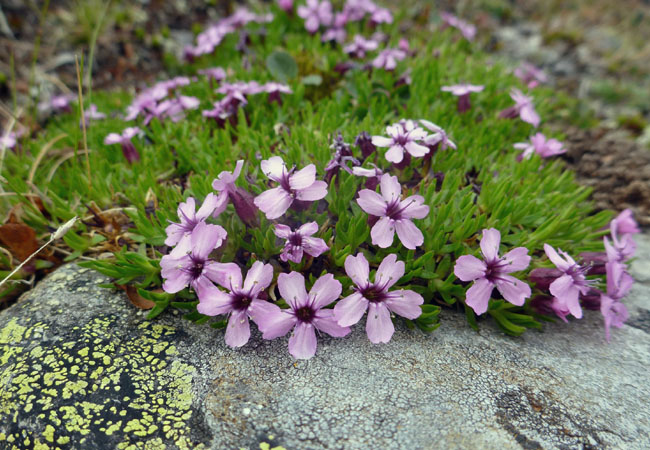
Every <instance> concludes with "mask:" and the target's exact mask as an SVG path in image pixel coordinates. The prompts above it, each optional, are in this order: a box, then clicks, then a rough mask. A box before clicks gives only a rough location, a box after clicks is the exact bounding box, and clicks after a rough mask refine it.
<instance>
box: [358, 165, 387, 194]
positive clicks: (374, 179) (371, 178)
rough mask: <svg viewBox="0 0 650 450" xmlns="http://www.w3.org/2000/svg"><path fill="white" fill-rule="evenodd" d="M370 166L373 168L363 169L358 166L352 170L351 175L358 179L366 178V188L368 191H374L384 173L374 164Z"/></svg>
mask: <svg viewBox="0 0 650 450" xmlns="http://www.w3.org/2000/svg"><path fill="white" fill-rule="evenodd" d="M370 164H371V165H373V166H374V168H372V169H365V168H363V167H360V166H355V167H353V168H352V174H353V175H356V176H358V177H366V178H367V180H366V184H365V186H366V188H367V189H370V190H371V191H374V190H375V189H376V188H377V186H378V185H379V183H380V181H381V177H382V176H383V175H384V172H383V171H382V170H381V169H380V168H379V167H377V166H375V165H374V164H372V163H370Z"/></svg>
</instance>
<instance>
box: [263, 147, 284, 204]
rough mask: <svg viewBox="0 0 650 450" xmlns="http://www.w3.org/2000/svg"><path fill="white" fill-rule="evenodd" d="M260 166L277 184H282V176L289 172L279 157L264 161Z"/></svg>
mask: <svg viewBox="0 0 650 450" xmlns="http://www.w3.org/2000/svg"><path fill="white" fill-rule="evenodd" d="M260 166H261V167H262V172H264V175H266V176H267V177H269V178H270V179H272V180H274V181H277V182H280V180H281V179H282V176H283V175H284V174H285V173H286V171H287V168H286V166H285V165H284V161H282V158H280V157H279V156H272V157H270V158H269V159H265V160H263V161H262V162H261V164H260ZM260 209H261V208H260Z"/></svg>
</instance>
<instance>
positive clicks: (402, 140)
mask: <svg viewBox="0 0 650 450" xmlns="http://www.w3.org/2000/svg"><path fill="white" fill-rule="evenodd" d="M409 140H410V139H409V136H408V134H400V135H399V136H397V137H396V138H394V141H395V143H396V144H398V145H401V146H402V147H404V146H405V145H406V144H408V142H409Z"/></svg>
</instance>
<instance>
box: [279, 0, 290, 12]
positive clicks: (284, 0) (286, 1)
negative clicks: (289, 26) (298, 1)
mask: <svg viewBox="0 0 650 450" xmlns="http://www.w3.org/2000/svg"><path fill="white" fill-rule="evenodd" d="M278 6H279V7H280V9H282V10H284V11H286V12H291V11H293V0H278Z"/></svg>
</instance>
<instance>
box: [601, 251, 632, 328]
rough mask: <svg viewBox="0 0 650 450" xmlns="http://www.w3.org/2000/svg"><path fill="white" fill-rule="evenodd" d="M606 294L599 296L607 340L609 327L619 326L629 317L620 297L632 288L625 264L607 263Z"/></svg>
mask: <svg viewBox="0 0 650 450" xmlns="http://www.w3.org/2000/svg"><path fill="white" fill-rule="evenodd" d="M606 267H607V295H605V294H602V295H601V296H600V312H601V314H602V315H603V318H604V320H605V337H606V339H607V340H608V341H609V338H610V333H609V330H610V328H611V327H616V328H621V327H622V326H623V324H624V323H625V321H626V320H627V319H628V317H629V313H628V311H627V308H626V307H625V305H624V304H623V303H621V299H623V297H625V296H626V295H627V293H628V292H629V291H630V289H631V288H632V284H633V283H634V279H633V278H632V277H631V276H630V275H629V274H628V273H627V272H626V271H625V266H624V265H623V264H621V263H617V262H608V263H607V265H606Z"/></svg>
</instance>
